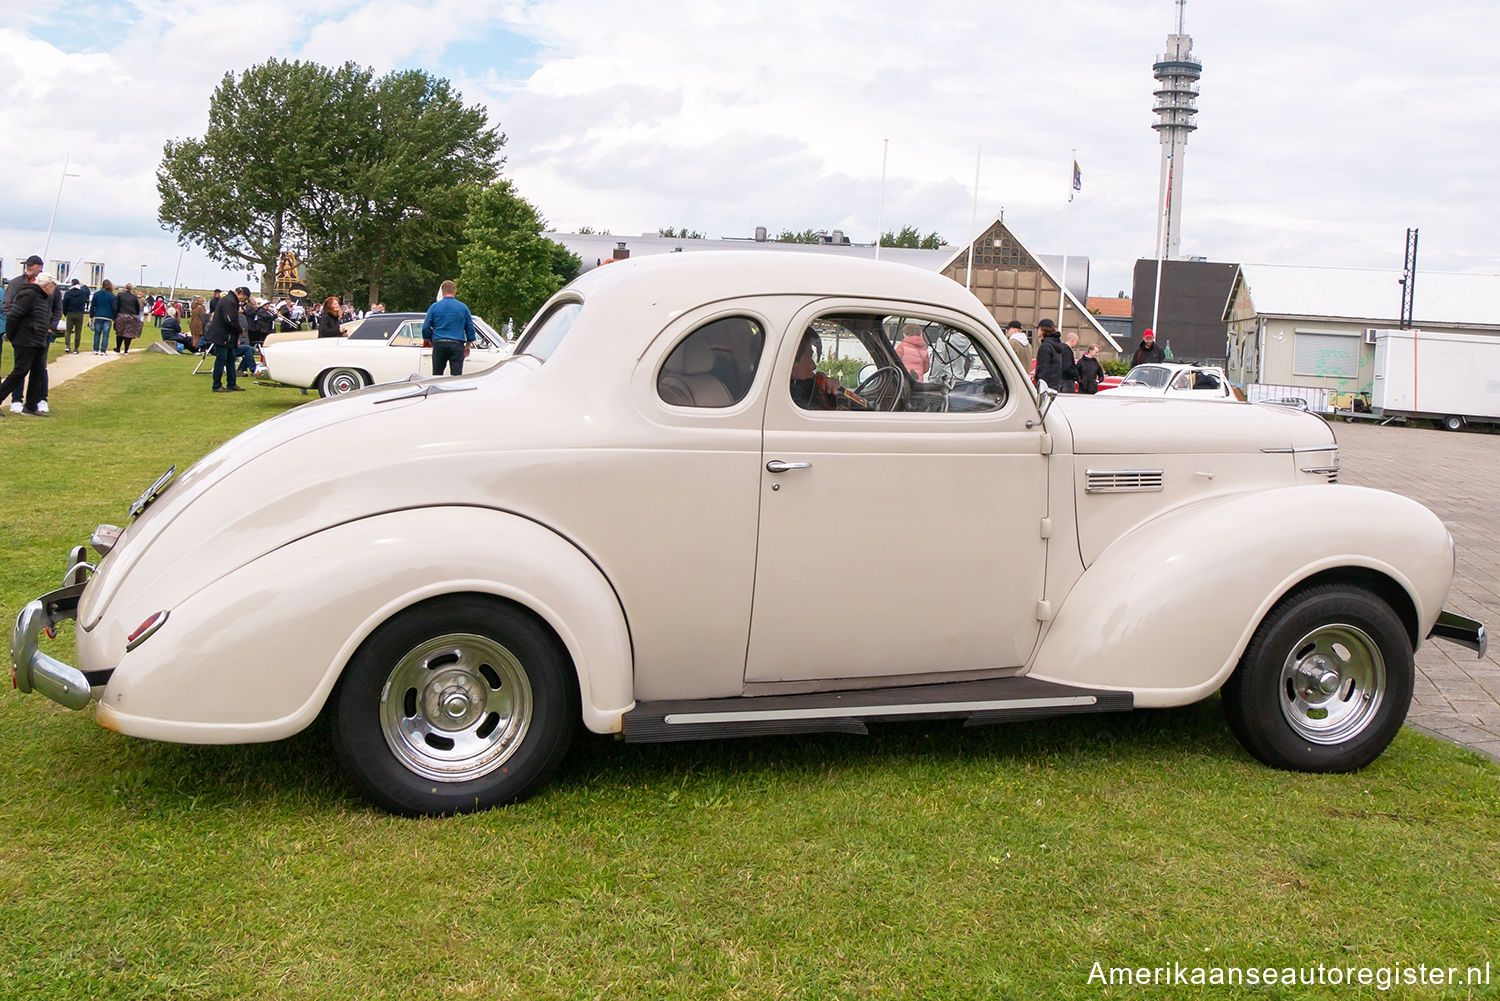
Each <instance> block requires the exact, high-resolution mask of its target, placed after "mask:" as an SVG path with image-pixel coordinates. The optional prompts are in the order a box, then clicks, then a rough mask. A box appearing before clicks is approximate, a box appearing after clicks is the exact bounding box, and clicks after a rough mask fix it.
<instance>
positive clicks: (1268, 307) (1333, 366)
mask: <svg viewBox="0 0 1500 1001" xmlns="http://www.w3.org/2000/svg"><path fill="white" fill-rule="evenodd" d="M1401 277H1402V275H1401V272H1400V271H1399V270H1396V269H1394V268H1383V269H1382V268H1329V267H1313V266H1297V265H1281V264H1241V265H1239V267H1238V269H1237V271H1236V272H1235V276H1234V281H1233V282H1232V284H1231V287H1230V292H1229V298H1228V301H1227V302H1226V303H1225V304H1224V311H1223V322H1224V324H1225V326H1226V328H1227V331H1228V340H1227V343H1228V351H1229V358H1228V361H1227V363H1226V369H1227V371H1228V373H1229V377H1230V379H1231V380H1232V381H1234V382H1237V383H1240V384H1241V385H1248V384H1250V383H1254V382H1259V383H1267V384H1270V385H1279V386H1305V387H1310V388H1321V389H1327V390H1329V391H1331V392H1335V393H1351V392H1352V393H1368V392H1370V391H1371V390H1372V388H1373V386H1374V380H1375V338H1374V333H1373V331H1375V330H1378V329H1388V328H1394V327H1399V326H1400V323H1401V320H1400V316H1401ZM1412 292H1413V300H1412V303H1413V308H1412V325H1413V326H1415V327H1417V328H1419V329H1421V330H1426V331H1434V332H1438V333H1483V334H1493V335H1495V336H1500V275H1472V274H1445V273H1439V272H1430V271H1419V272H1417V273H1416V276H1415V284H1414V285H1413V286H1412Z"/></svg>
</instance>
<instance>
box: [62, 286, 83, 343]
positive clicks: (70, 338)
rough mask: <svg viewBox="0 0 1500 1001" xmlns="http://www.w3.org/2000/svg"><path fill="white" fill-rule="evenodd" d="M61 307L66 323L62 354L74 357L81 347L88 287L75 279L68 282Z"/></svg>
mask: <svg viewBox="0 0 1500 1001" xmlns="http://www.w3.org/2000/svg"><path fill="white" fill-rule="evenodd" d="M62 306H63V317H64V318H65V319H66V320H67V321H68V326H67V330H66V331H64V333H63V354H67V355H76V354H78V350H79V348H81V347H83V313H84V310H86V309H88V308H89V287H88V286H87V285H84V284H83V283H81V282H80V281H79V280H78V279H77V278H74V279H73V280H72V281H70V282H68V290H67V291H66V292H64V293H63V302H62Z"/></svg>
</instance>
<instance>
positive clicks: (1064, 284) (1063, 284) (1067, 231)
mask: <svg viewBox="0 0 1500 1001" xmlns="http://www.w3.org/2000/svg"><path fill="white" fill-rule="evenodd" d="M1077 181H1078V148H1077V147H1076V146H1075V147H1074V148H1073V163H1072V166H1071V169H1070V170H1069V171H1068V220H1067V222H1066V223H1064V225H1063V262H1062V277H1061V278H1060V280H1059V281H1058V283H1057V286H1058V287H1057V332H1058V333H1059V334H1061V333H1062V329H1063V304H1064V303H1065V302H1066V301H1067V298H1068V241H1069V240H1070V239H1071V238H1072V235H1073V192H1074V191H1075V190H1076V188H1075V185H1076V184H1077Z"/></svg>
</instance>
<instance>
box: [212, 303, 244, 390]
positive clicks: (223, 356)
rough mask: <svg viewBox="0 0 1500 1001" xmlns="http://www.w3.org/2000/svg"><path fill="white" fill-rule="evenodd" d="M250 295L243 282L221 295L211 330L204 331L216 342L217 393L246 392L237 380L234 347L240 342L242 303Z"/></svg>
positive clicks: (215, 372) (215, 377) (215, 386)
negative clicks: (225, 380) (225, 378)
mask: <svg viewBox="0 0 1500 1001" xmlns="http://www.w3.org/2000/svg"><path fill="white" fill-rule="evenodd" d="M249 298H250V290H249V289H248V288H246V287H245V286H243V285H241V286H240V287H239V288H237V289H235V290H234V294H233V295H226V296H223V297H222V298H220V299H219V304H218V305H217V306H216V307H214V315H213V318H212V319H210V320H209V321H208V330H207V331H205V332H204V334H203V339H204V340H206V341H208V343H210V344H212V345H213V346H214V392H215V393H243V392H244V391H245V389H244V387H243V386H241V385H239V384H238V381H237V377H236V375H235V371H234V349H235V347H236V346H237V345H238V344H239V342H240V307H241V306H242V305H244V303H245V302H246V300H248V299H249ZM226 372H227V373H228V375H229V380H228V381H229V385H228V386H227V387H226V386H225V385H224V384H223V383H224V375H225V373H226Z"/></svg>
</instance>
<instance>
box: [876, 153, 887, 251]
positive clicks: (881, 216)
mask: <svg viewBox="0 0 1500 1001" xmlns="http://www.w3.org/2000/svg"><path fill="white" fill-rule="evenodd" d="M881 143H883V144H884V145H882V146H881V148H880V208H878V209H876V210H875V259H876V260H877V261H878V260H880V237H881V235H882V233H883V227H884V226H885V160H886V157H887V155H889V154H890V152H891V141H890V140H889V139H882V140H881Z"/></svg>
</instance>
